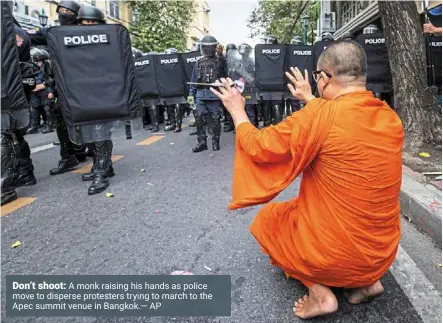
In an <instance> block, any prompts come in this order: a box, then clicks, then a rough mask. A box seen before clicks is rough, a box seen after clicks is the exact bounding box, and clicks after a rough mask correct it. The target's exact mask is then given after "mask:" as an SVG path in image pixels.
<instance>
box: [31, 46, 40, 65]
mask: <svg viewBox="0 0 443 323" xmlns="http://www.w3.org/2000/svg"><path fill="white" fill-rule="evenodd" d="M30 53H31V60H32V61H33V62H38V61H40V60H41V57H42V56H43V53H42V51H41V50H40V49H39V48H37V47H31V51H30Z"/></svg>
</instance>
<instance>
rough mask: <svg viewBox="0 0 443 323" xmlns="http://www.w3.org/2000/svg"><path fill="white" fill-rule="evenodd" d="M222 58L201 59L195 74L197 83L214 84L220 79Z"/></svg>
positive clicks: (221, 75)
mask: <svg viewBox="0 0 443 323" xmlns="http://www.w3.org/2000/svg"><path fill="white" fill-rule="evenodd" d="M222 59H224V58H220V57H216V56H214V57H203V58H202V59H200V60H199V61H198V62H197V64H198V65H197V74H198V79H197V82H199V83H214V82H215V81H216V80H218V79H219V78H220V77H223V76H224V75H223V74H224V72H223V71H222V69H223V67H222V62H221V60H222Z"/></svg>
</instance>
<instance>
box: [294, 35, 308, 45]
mask: <svg viewBox="0 0 443 323" xmlns="http://www.w3.org/2000/svg"><path fill="white" fill-rule="evenodd" d="M291 44H292V45H304V44H305V43H304V42H303V38H302V37H301V36H298V35H297V36H294V38H292V40H291Z"/></svg>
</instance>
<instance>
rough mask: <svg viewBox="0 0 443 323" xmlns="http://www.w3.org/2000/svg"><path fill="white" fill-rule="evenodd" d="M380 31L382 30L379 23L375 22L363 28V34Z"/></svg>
mask: <svg viewBox="0 0 443 323" xmlns="http://www.w3.org/2000/svg"><path fill="white" fill-rule="evenodd" d="M379 32H380V30H379V29H378V27H377V25H374V24H370V25H367V26H366V27H365V28H364V29H363V35H369V34H377V33H379Z"/></svg>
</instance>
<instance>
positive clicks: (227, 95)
mask: <svg viewBox="0 0 443 323" xmlns="http://www.w3.org/2000/svg"><path fill="white" fill-rule="evenodd" d="M220 82H221V83H222V86H220V87H219V89H220V92H221V93H220V92H218V91H216V90H215V89H214V88H212V87H211V92H212V93H213V94H215V95H216V96H217V97H218V98H219V99H220V100H222V102H223V105H224V106H225V108H226V109H227V110H228V111H229V113H230V114H231V116H234V115H235V114H237V113H238V112H244V111H245V98H244V97H243V96H242V94H241V92H240V91H239V90H237V89H236V87H235V86H231V85H232V84H233V83H234V82H232V80H231V79H230V78H229V77H228V78H227V79H224V78H222V79H220Z"/></svg>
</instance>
